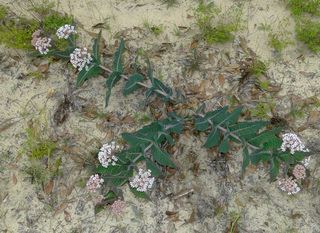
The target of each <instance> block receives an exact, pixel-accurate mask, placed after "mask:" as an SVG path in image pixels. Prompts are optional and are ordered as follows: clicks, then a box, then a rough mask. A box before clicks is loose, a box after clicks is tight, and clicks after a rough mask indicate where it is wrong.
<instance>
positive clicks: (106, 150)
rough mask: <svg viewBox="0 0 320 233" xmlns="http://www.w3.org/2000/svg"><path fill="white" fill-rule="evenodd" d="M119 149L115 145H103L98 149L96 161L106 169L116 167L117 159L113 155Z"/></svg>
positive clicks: (112, 143)
mask: <svg viewBox="0 0 320 233" xmlns="http://www.w3.org/2000/svg"><path fill="white" fill-rule="evenodd" d="M119 149H120V147H119V146H118V145H117V144H116V143H115V142H111V143H107V144H104V145H103V146H102V147H101V148H100V152H99V154H98V159H99V161H100V163H101V165H102V166H103V167H108V166H109V165H110V164H111V165H116V162H117V161H118V158H117V157H116V156H115V153H116V152H117V151H118V150H119Z"/></svg>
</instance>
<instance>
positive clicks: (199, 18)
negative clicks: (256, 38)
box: [195, 1, 241, 44]
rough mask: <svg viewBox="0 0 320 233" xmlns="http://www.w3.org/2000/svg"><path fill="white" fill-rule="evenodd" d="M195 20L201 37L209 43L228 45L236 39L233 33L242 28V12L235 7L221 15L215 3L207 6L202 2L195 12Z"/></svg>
mask: <svg viewBox="0 0 320 233" xmlns="http://www.w3.org/2000/svg"><path fill="white" fill-rule="evenodd" d="M195 18H196V24H197V26H198V27H199V29H200V32H201V36H202V37H203V38H204V40H205V41H206V42H207V43H209V44H213V43H226V42H229V41H231V40H232V39H233V38H234V36H233V32H235V31H237V30H238V29H239V27H240V23H241V11H240V9H239V8H235V7H233V8H230V9H229V10H228V11H227V12H225V13H221V10H220V9H219V8H217V7H216V6H215V5H214V3H213V2H211V3H208V4H206V3H204V2H203V1H201V2H200V3H199V5H198V7H197V8H196V10H195Z"/></svg>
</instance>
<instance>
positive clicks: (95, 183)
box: [87, 174, 104, 193]
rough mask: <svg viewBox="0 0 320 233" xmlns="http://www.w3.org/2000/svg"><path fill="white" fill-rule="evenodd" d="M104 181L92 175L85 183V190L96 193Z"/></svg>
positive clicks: (96, 175)
mask: <svg viewBox="0 0 320 233" xmlns="http://www.w3.org/2000/svg"><path fill="white" fill-rule="evenodd" d="M103 182H104V180H103V179H102V178H100V177H99V175H98V174H95V175H92V176H91V177H90V179H89V180H88V182H87V188H88V190H89V191H90V192H93V193H94V192H96V191H97V189H98V188H100V187H101V184H103Z"/></svg>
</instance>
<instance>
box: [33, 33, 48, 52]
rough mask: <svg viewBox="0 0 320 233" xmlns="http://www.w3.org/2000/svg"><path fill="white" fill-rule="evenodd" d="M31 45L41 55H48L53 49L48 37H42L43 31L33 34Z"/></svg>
mask: <svg viewBox="0 0 320 233" xmlns="http://www.w3.org/2000/svg"><path fill="white" fill-rule="evenodd" d="M31 44H32V45H33V46H34V47H35V49H36V50H38V51H39V53H41V54H47V53H48V52H49V48H50V47H51V39H50V38H48V37H41V30H37V31H35V32H34V33H33V34H32V40H31Z"/></svg>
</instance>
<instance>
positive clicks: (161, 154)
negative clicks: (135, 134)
mask: <svg viewBox="0 0 320 233" xmlns="http://www.w3.org/2000/svg"><path fill="white" fill-rule="evenodd" d="M151 151H152V157H153V159H154V160H155V161H157V162H158V163H159V164H161V165H163V166H168V167H172V168H176V165H175V164H174V163H173V162H172V161H171V159H170V155H169V154H168V153H167V152H165V151H162V150H161V149H160V147H159V146H158V145H153V146H152V149H151Z"/></svg>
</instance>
